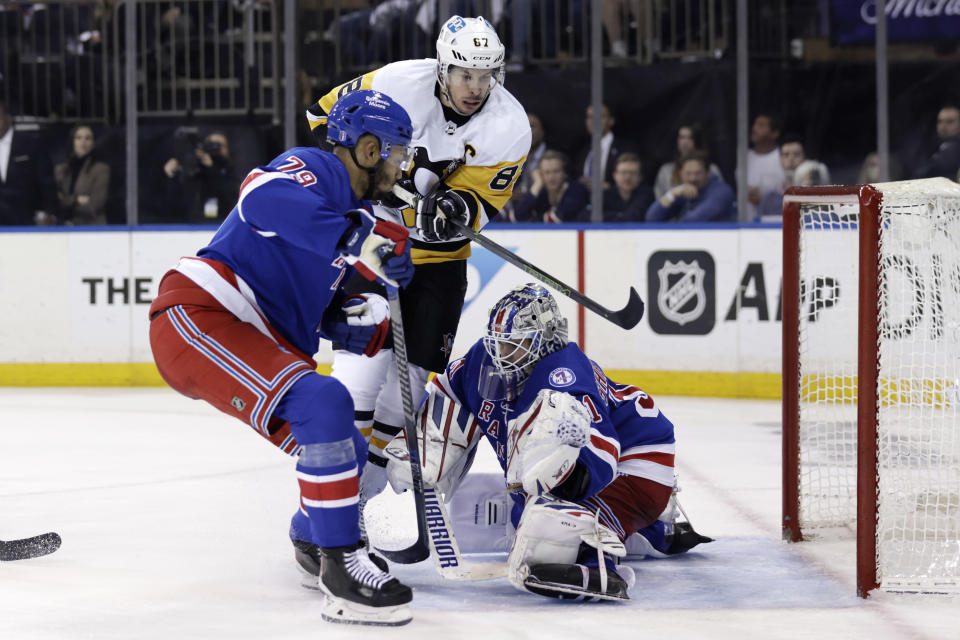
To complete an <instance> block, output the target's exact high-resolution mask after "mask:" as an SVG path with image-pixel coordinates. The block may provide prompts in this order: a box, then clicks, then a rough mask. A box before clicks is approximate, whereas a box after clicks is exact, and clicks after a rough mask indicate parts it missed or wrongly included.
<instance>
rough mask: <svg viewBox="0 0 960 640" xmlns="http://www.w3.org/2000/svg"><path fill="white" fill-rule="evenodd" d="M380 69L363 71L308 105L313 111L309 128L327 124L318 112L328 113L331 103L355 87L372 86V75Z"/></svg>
mask: <svg viewBox="0 0 960 640" xmlns="http://www.w3.org/2000/svg"><path fill="white" fill-rule="evenodd" d="M379 70H380V69H374V70H373V71H371V72H369V73H365V74H363V75H362V76H360V77H358V78H354V79H353V80H350V81H349V82H344V83H343V84H341V85H339V86H337V87H334V88H333V89H331V90H330V92H329V93H327V94H326V95H324V96H323V97H322V98H320V99H319V100H317V101H316V102H315V103H314V104H313V106H311V107H310V109H309V110H310V111H311V112H312V113H313V117H309V116H308V118H309V122H310V129H311V130H313V129H316V128H317V127H319V126H320V125H325V124H327V118H326V116H321V115H319V113H318V110H319V111H322V112H323V113H324V114H327V113H330V109H333V105H334V104H336V102H337V100H339V99H340V98H342V97H343V96H345V95H346V94H348V93H350V92H352V91H356V90H357V89H370V88H372V87H373V76H375V75H376V74H377V71H379Z"/></svg>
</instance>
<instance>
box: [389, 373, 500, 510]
mask: <svg viewBox="0 0 960 640" xmlns="http://www.w3.org/2000/svg"><path fill="white" fill-rule="evenodd" d="M428 391H429V395H428V396H427V399H426V401H425V402H424V403H423V405H422V406H421V407H420V412H419V413H418V414H417V441H418V444H419V448H420V467H421V473H422V477H423V483H424V484H425V485H427V486H431V487H436V488H437V489H438V490H439V491H440V492H441V493H442V494H443V495H444V496H445V498H446V501H448V502H449V501H450V498H451V497H453V493H454V492H455V491H456V490H457V487H458V486H460V482H461V481H462V480H463V477H464V476H465V475H467V471H469V470H470V466H471V465H472V464H473V457H474V455H475V454H476V451H477V442H479V441H480V438H481V437H482V436H483V432H482V431H481V430H480V429H479V428H478V425H477V419H476V418H475V417H474V416H473V414H472V413H470V411H469V410H468V409H467V408H466V407H463V406H461V405H460V404H458V403H457V401H456V400H454V399H453V398H451V397H450V396H448V395H447V394H446V393H444V392H443V391H442V390H441V389H440V388H439V387H438V386H437V385H436V384H430V385H429V386H428ZM386 453H387V458H388V462H387V477H388V478H389V480H390V486H391V487H393V490H394V491H396V492H397V493H400V492H402V491H404V490H406V489H409V488H411V487H412V486H413V481H412V480H411V477H410V460H409V454H408V452H407V448H406V443H404V442H403V438H396V439H395V440H394V441H393V443H392V444H391V445H390V446H389V447H388V448H387V449H386Z"/></svg>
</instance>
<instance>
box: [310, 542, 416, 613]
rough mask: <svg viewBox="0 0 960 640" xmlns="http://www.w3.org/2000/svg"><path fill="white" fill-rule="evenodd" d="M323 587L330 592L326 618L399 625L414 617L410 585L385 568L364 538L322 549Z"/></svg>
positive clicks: (321, 580) (327, 596) (321, 587)
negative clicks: (383, 568)
mask: <svg viewBox="0 0 960 640" xmlns="http://www.w3.org/2000/svg"><path fill="white" fill-rule="evenodd" d="M318 584H319V587H320V590H321V591H323V592H324V594H326V597H325V598H324V602H323V608H322V609H321V612H320V613H321V615H322V617H323V619H324V620H327V621H329V622H341V623H346V624H366V625H381V626H399V625H402V624H407V623H408V622H410V620H412V619H413V616H412V614H411V613H410V608H409V607H407V606H406V605H407V603H408V602H410V601H411V600H412V599H413V592H412V591H411V590H410V587H408V586H406V585H404V584H401V583H400V581H399V580H397V579H396V578H394V577H393V576H392V575H390V574H389V573H387V572H386V571H383V570H382V569H381V568H380V567H379V566H378V565H377V563H376V562H375V561H373V560H371V558H370V557H369V556H368V555H367V548H366V545H365V543H364V542H363V541H361V542H358V543H357V544H355V545H352V546H349V547H321V548H320V580H319V583H318Z"/></svg>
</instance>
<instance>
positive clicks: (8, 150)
mask: <svg viewBox="0 0 960 640" xmlns="http://www.w3.org/2000/svg"><path fill="white" fill-rule="evenodd" d="M0 154H2V155H3V156H4V157H2V158H0V168H2V167H3V166H4V165H5V166H6V176H4V175H2V172H0V226H6V225H32V224H34V214H35V213H36V212H37V211H43V212H45V213H52V211H53V209H54V197H55V196H56V190H55V189H54V187H53V168H52V166H51V163H50V158H49V157H48V156H47V154H46V153H44V152H43V151H42V150H41V149H40V148H39V145H38V144H37V143H36V141H35V140H34V139H33V138H31V137H29V136H27V135H26V134H24V133H22V132H17V131H15V127H14V126H13V117H12V114H11V113H10V112H9V111H7V107H6V104H5V103H3V102H0Z"/></svg>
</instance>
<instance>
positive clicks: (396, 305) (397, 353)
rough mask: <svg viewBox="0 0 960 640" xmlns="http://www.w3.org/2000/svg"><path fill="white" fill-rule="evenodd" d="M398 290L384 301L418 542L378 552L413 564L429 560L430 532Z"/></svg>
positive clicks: (391, 291) (389, 289)
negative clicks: (394, 366)
mask: <svg viewBox="0 0 960 640" xmlns="http://www.w3.org/2000/svg"><path fill="white" fill-rule="evenodd" d="M399 293H400V292H399V290H398V289H397V287H395V286H391V285H389V284H388V285H387V300H388V301H389V302H390V328H391V329H392V330H393V355H394V358H395V360H396V363H397V377H398V378H399V379H400V396H401V399H402V401H403V422H404V425H403V435H404V438H405V439H406V441H407V450H408V451H409V452H410V477H411V480H412V482H413V500H414V504H415V505H416V510H417V540H416V542H414V543H413V544H412V545H411V546H409V547H407V548H406V549H397V550H395V551H388V550H386V549H377V551H379V552H380V553H382V554H383V555H385V556H386V557H387V558H388V559H390V560H393V561H394V562H399V563H400V564H413V563H414V562H420V561H421V560H426V559H427V558H428V557H429V556H430V540H429V538H430V532H429V531H428V530H427V512H426V507H425V505H424V488H423V473H422V471H421V468H420V453H419V451H418V450H417V417H416V414H415V412H414V410H413V392H412V391H411V389H410V371H409V370H408V368H407V366H408V365H407V342H406V338H405V337H404V333H403V315H402V314H401V310H400V297H399Z"/></svg>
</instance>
